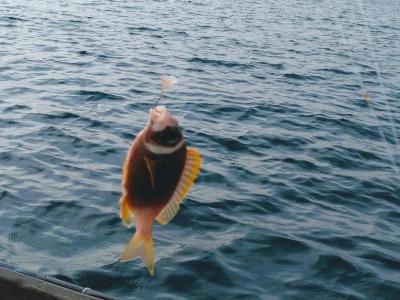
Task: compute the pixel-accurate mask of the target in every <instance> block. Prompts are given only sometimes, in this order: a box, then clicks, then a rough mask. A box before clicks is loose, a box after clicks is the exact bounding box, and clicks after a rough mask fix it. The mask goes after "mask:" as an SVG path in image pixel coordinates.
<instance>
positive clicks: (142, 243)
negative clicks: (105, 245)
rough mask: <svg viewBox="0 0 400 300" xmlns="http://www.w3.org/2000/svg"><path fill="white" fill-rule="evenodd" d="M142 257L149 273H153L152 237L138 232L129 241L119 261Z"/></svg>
mask: <svg viewBox="0 0 400 300" xmlns="http://www.w3.org/2000/svg"><path fill="white" fill-rule="evenodd" d="M138 257H140V258H142V259H143V261H144V263H145V264H146V267H147V269H148V270H149V272H150V274H151V275H154V256H153V237H152V235H149V236H143V235H140V234H139V233H138V232H136V233H135V234H134V236H133V237H132V238H131V240H130V241H129V244H128V246H127V247H126V248H125V250H124V252H123V253H122V255H121V257H120V261H122V262H124V261H128V260H132V259H135V258H138Z"/></svg>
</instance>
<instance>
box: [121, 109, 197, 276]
mask: <svg viewBox="0 0 400 300" xmlns="http://www.w3.org/2000/svg"><path fill="white" fill-rule="evenodd" d="M201 165H202V157H201V155H200V152H199V151H198V150H196V149H195V148H189V147H187V145H186V140H185V138H184V137H183V133H182V130H181V128H180V126H179V124H178V121H177V119H176V118H175V117H173V116H172V114H171V113H170V112H169V111H168V110H167V109H166V108H165V106H156V107H154V108H151V109H150V112H149V119H148V122H147V125H146V126H145V128H144V129H143V130H142V131H141V132H140V133H139V134H138V135H137V136H136V138H135V139H134V141H133V142H132V144H131V146H130V148H129V150H128V153H127V155H126V158H125V162H124V166H123V174H122V196H121V199H120V218H121V219H122V222H123V223H124V224H125V225H126V226H127V227H131V226H132V225H133V224H135V227H136V231H135V233H134V235H133V236H132V238H131V240H130V241H129V243H128V245H127V246H126V248H125V250H124V251H123V253H122V255H121V256H120V259H119V261H121V262H125V261H130V260H133V259H136V258H141V259H142V260H143V261H144V263H145V265H146V267H147V269H148V270H149V272H150V274H151V275H154V253H153V232H152V230H153V223H154V220H157V221H158V222H159V223H160V224H162V225H165V224H167V223H168V222H170V221H171V220H172V219H173V218H174V217H175V215H176V214H177V212H178V210H179V207H180V205H181V203H182V201H183V199H184V198H185V196H186V194H187V193H188V192H189V190H190V188H191V187H192V185H193V183H194V181H195V179H196V178H197V176H198V175H199V173H200V169H201Z"/></svg>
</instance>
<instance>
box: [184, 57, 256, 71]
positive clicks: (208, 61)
mask: <svg viewBox="0 0 400 300" xmlns="http://www.w3.org/2000/svg"><path fill="white" fill-rule="evenodd" d="M188 62H193V63H201V64H206V65H212V66H216V67H227V68H240V69H249V68H252V67H253V66H252V65H249V64H243V63H238V62H230V61H224V60H216V59H207V58H200V57H193V58H190V59H188Z"/></svg>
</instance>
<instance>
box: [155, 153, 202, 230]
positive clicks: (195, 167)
mask: <svg viewBox="0 0 400 300" xmlns="http://www.w3.org/2000/svg"><path fill="white" fill-rule="evenodd" d="M201 163H202V158H201V155H200V152H199V151H197V150H196V149H195V148H188V149H187V153H186V161H185V166H184V167H183V171H182V175H181V177H180V178H179V181H178V184H177V186H176V189H175V192H174V193H173V194H172V197H171V199H170V200H169V201H168V203H167V205H165V207H164V208H163V209H162V210H161V212H160V213H159V214H158V215H157V217H156V220H157V221H158V222H159V223H160V224H162V225H165V224H167V223H168V222H169V221H171V220H172V219H173V218H174V217H175V215H176V214H177V212H178V210H179V205H180V204H181V203H182V201H183V199H184V197H185V196H186V194H187V193H188V192H189V190H190V188H191V186H192V185H193V183H194V180H195V179H196V178H197V176H198V175H199V173H200V168H201Z"/></svg>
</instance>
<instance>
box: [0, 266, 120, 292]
mask: <svg viewBox="0 0 400 300" xmlns="http://www.w3.org/2000/svg"><path fill="white" fill-rule="evenodd" d="M0 291H1V293H0V300H2V299H13V300H27V299H29V300H71V299H73V300H100V299H103V300H117V299H116V298H113V297H110V296H108V295H105V294H103V293H100V292H97V291H95V290H92V289H90V288H84V287H81V286H79V285H76V284H73V283H69V282H66V281H63V280H60V279H57V278H54V277H51V276H43V275H40V274H35V273H31V272H26V271H22V270H17V269H16V268H15V267H13V266H11V265H8V264H5V263H3V262H0Z"/></svg>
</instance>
